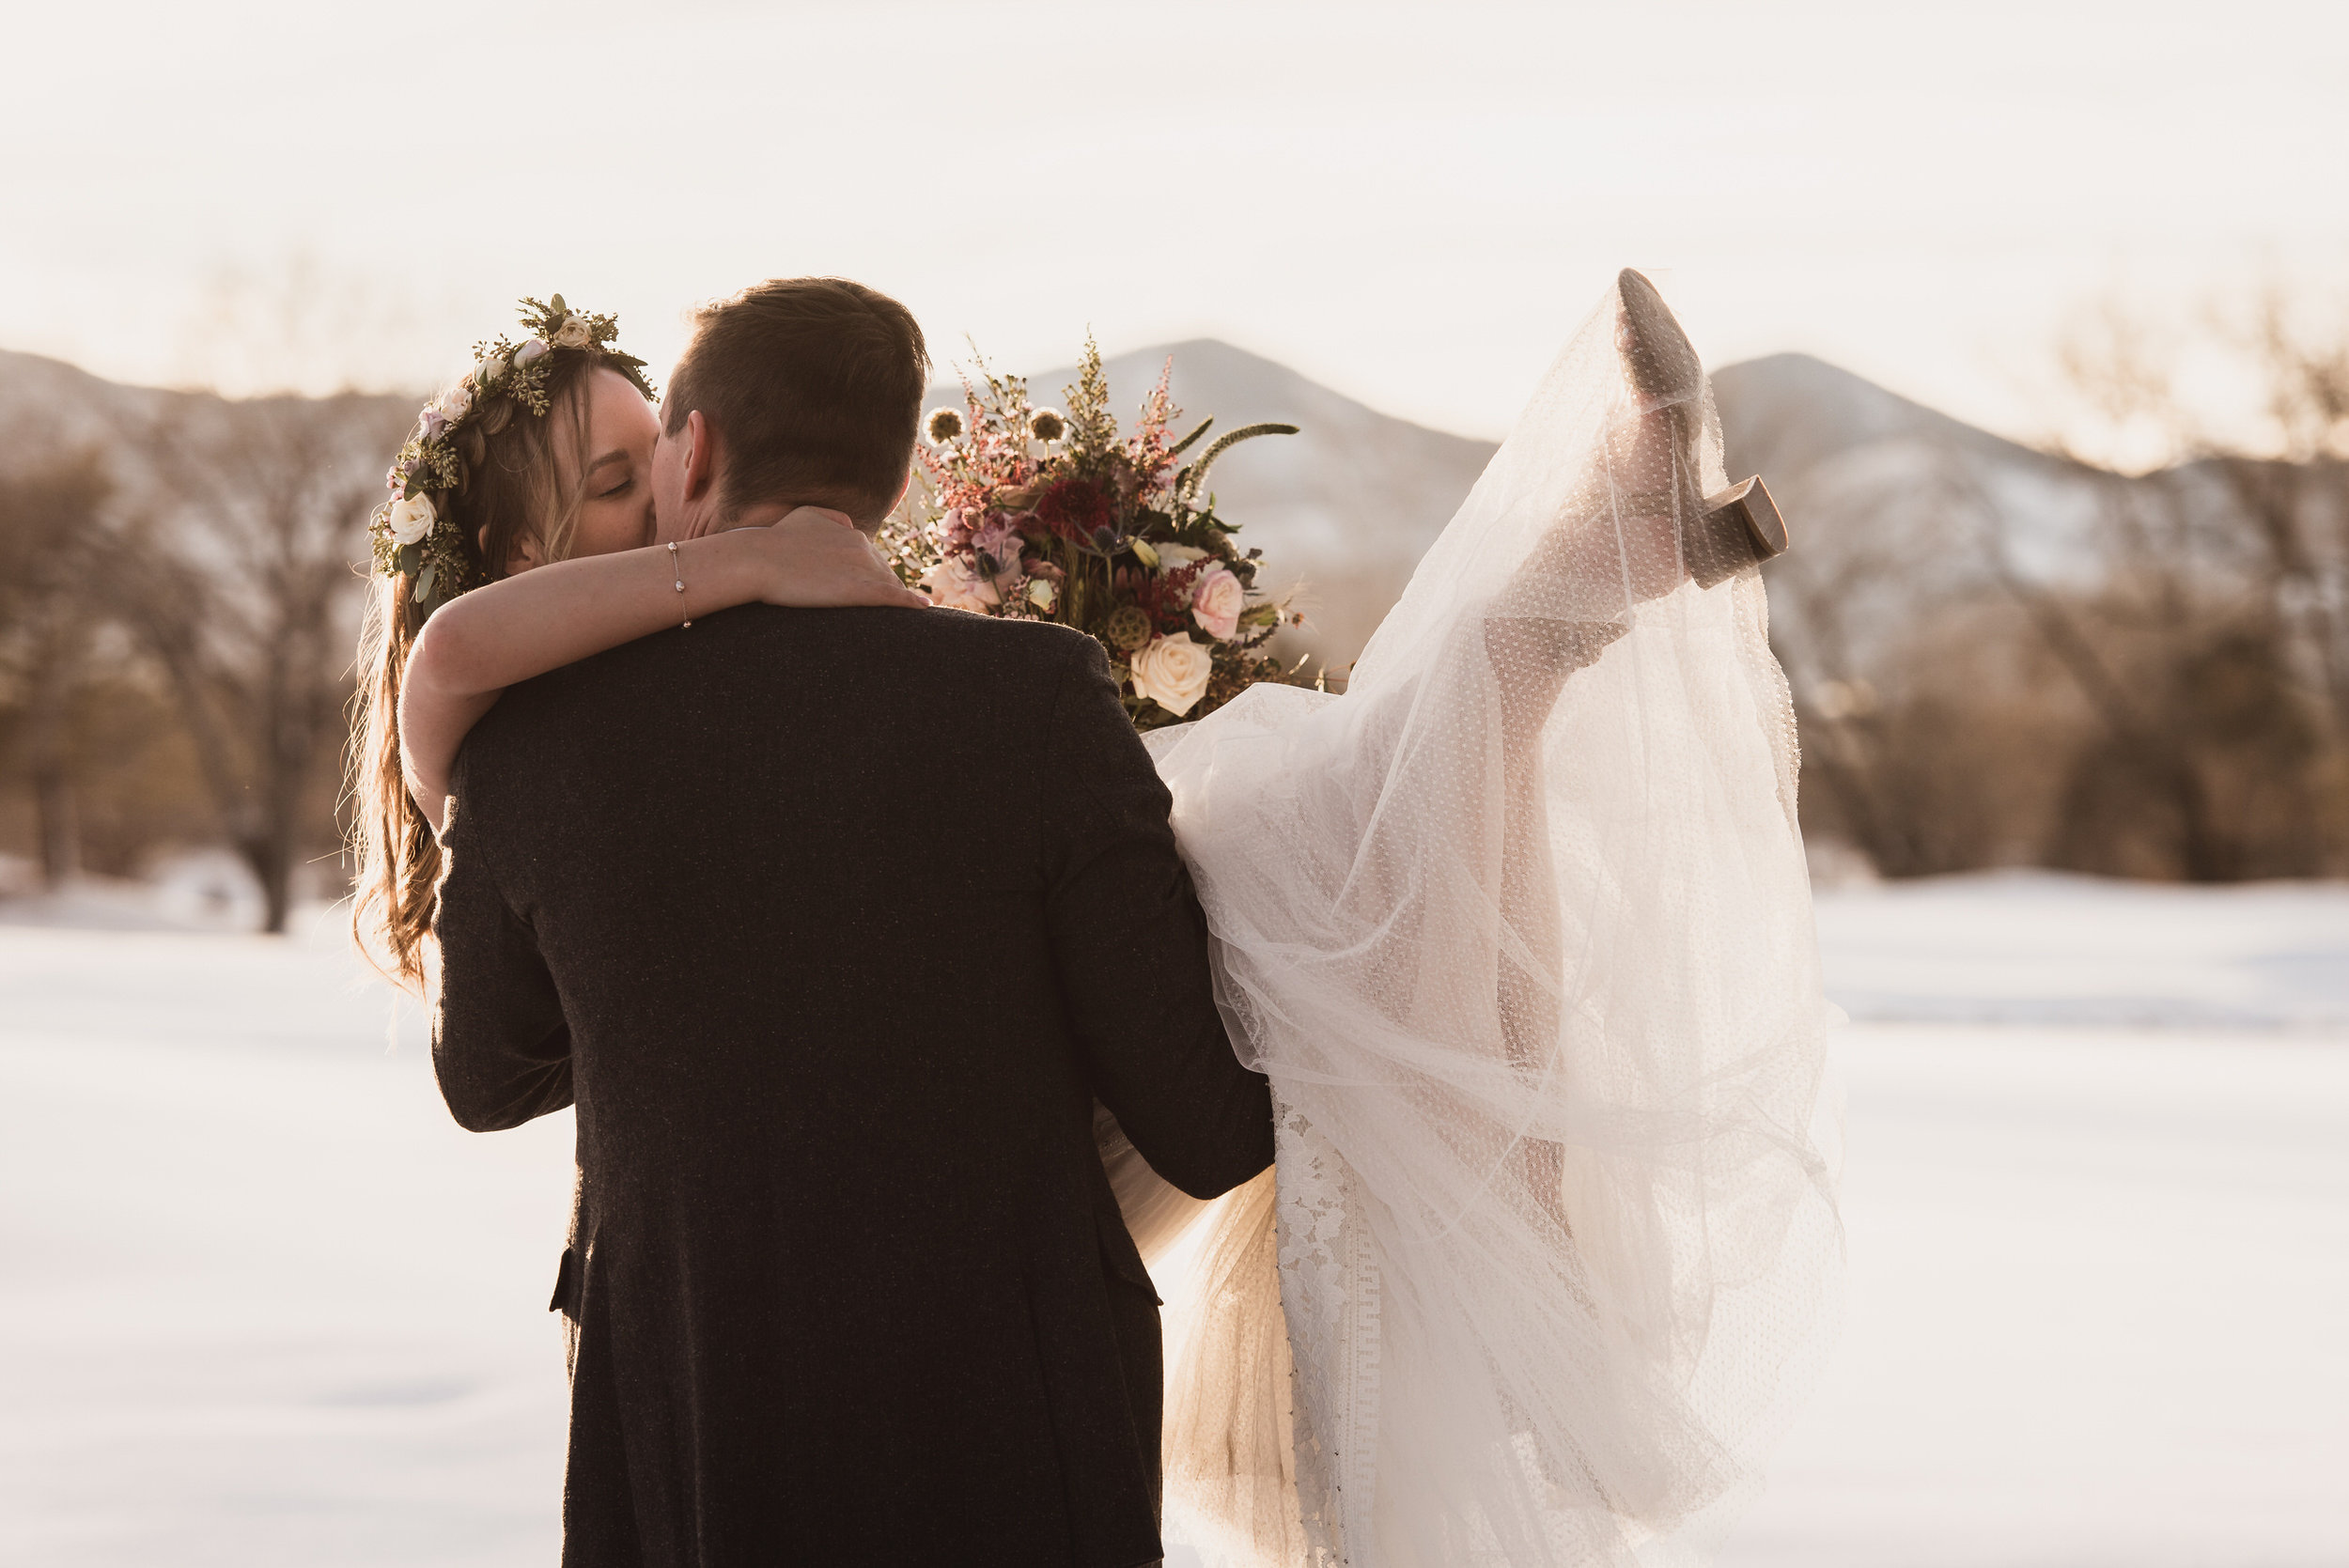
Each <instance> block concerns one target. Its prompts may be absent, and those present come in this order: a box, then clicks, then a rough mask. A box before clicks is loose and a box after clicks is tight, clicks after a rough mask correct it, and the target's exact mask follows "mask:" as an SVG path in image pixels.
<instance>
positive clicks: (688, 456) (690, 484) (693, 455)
mask: <svg viewBox="0 0 2349 1568" xmlns="http://www.w3.org/2000/svg"><path fill="white" fill-rule="evenodd" d="M684 436H685V499H686V500H688V501H700V500H702V499H704V498H705V497H707V496H708V494H709V492H710V491H711V490H712V489H715V488H716V486H717V482H718V452H717V443H716V442H714V441H713V440H712V439H711V433H710V428H709V421H708V420H707V419H704V418H703V417H702V411H701V410H699V409H694V410H692V411H689V412H688V413H687V414H686V416H685V430H684ZM909 477H910V476H909Z"/></svg>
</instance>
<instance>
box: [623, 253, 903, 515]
mask: <svg viewBox="0 0 2349 1568" xmlns="http://www.w3.org/2000/svg"><path fill="white" fill-rule="evenodd" d="M929 373H930V356H929V350H928V349H927V348H926V347H925V345H924V344H923V342H922V329H921V327H920V326H919V325H918V324H916V323H915V321H914V319H913V313H912V312H911V311H910V310H908V309H906V307H905V306H903V305H901V304H899V303H897V302H896V301H894V300H893V299H891V298H890V297H889V296H888V295H886V294H883V293H881V292H879V290H877V289H872V288H867V287H864V286H863V284H861V283H850V282H849V281H848V279H846V278H776V279H773V280H772V281H770V282H767V283H762V284H759V285H756V286H755V287H750V288H745V289H744V290H742V292H741V293H739V294H737V295H736V296H734V298H732V299H730V300H721V301H719V302H718V303H715V304H711V305H705V306H704V307H703V308H702V309H701V311H700V312H699V313H698V314H697V315H696V316H695V318H694V323H693V340H692V342H691V343H689V344H687V345H686V348H685V354H684V357H683V358H681V359H679V360H678V361H677V367H676V369H674V370H673V371H671V372H670V375H669V396H668V408H667V416H668V431H669V434H671V435H673V436H674V435H676V434H677V432H678V431H680V430H682V429H683V428H684V427H685V416H686V415H687V414H689V413H691V412H692V411H694V410H696V409H698V410H700V411H701V415H702V418H703V419H704V420H705V421H707V422H708V424H709V425H710V427H712V428H713V429H715V431H716V432H717V437H718V452H719V462H720V472H719V474H718V476H717V482H718V502H719V505H720V506H721V507H722V508H723V510H724V511H726V512H728V513H734V512H739V511H741V510H743V509H744V508H746V507H750V506H755V505H760V504H761V503H765V502H778V501H789V502H792V503H795V504H799V505H827V506H834V507H837V508H839V509H840V510H841V511H844V512H846V513H848V515H849V516H850V517H852V518H854V519H855V520H857V523H858V525H859V526H860V527H862V528H863V529H865V530H866V531H867V532H870V531H871V530H872V529H873V528H875V527H877V526H879V523H880V520H881V519H882V517H883V516H884V515H886V514H887V512H888V510H889V508H890V507H891V506H892V505H894V504H895V502H896V499H897V492H898V490H899V489H900V488H901V487H902V486H903V485H904V484H905V477H906V469H907V466H908V465H909V464H910V463H911V461H912V460H913V441H914V434H915V431H916V430H917V429H918V427H920V425H921V421H922V395H923V392H924V390H925V389H926V387H927V386H928V384H929Z"/></svg>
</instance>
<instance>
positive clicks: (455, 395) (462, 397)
mask: <svg viewBox="0 0 2349 1568" xmlns="http://www.w3.org/2000/svg"><path fill="white" fill-rule="evenodd" d="M432 406H433V407H434V408H436V409H438V410H440V411H441V417H442V418H443V419H445V420H447V421H448V422H449V423H450V424H451V425H454V424H456V423H457V422H458V421H459V420H460V419H462V418H464V417H465V414H466V411H468V410H470V409H471V408H472V407H473V389H472V388H471V387H463V386H453V387H450V388H449V389H448V390H447V391H446V392H443V393H442V394H441V396H440V400H439V401H438V402H436V403H434V404H433V405H432Z"/></svg>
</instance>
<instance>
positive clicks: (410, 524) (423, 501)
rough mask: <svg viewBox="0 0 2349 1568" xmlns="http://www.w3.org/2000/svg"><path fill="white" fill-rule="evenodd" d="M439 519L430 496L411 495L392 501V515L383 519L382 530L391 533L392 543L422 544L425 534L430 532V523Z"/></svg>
mask: <svg viewBox="0 0 2349 1568" xmlns="http://www.w3.org/2000/svg"><path fill="white" fill-rule="evenodd" d="M439 520H440V515H439V514H438V513H436V512H434V511H433V510H432V498H431V497H430V496H428V495H412V496H410V497H409V498H408V499H407V500H405V501H395V502H393V503H392V515H391V516H390V518H388V519H387V520H385V522H384V530H385V532H387V533H389V534H390V535H391V536H392V542H393V543H394V544H397V545H412V544H422V543H423V542H424V539H425V536H426V535H428V534H429V533H431V532H432V525H433V524H434V523H435V522H437V521H439Z"/></svg>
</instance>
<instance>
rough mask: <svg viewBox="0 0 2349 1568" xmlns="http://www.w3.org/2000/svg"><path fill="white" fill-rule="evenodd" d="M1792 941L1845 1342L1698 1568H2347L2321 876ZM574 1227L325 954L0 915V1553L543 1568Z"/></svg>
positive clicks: (1895, 919)
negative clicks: (1803, 971)
mask: <svg viewBox="0 0 2349 1568" xmlns="http://www.w3.org/2000/svg"><path fill="white" fill-rule="evenodd" d="M53 913H54V911H53ZM6 918H7V911H6V909H5V908H0V920H5V919H6ZM117 924H120V923H117ZM1820 926H1821V932H1822V938H1823V941H1824V944H1825V949H1826V957H1827V965H1828V987H1829V991H1830V994H1831V995H1834V996H1835V997H1836V998H1837V999H1838V1000H1839V1001H1843V1003H1844V1004H1845V1005H1846V1006H1847V1007H1848V1008H1850V1010H1851V1011H1852V1012H1853V1013H1854V1014H1855V1015H1856V1016H1857V1017H1859V1018H1860V1019H1861V1020H1862V1021H1860V1022H1859V1023H1856V1024H1854V1025H1853V1026H1851V1027H1850V1028H1847V1029H1845V1030H1843V1031H1841V1032H1839V1034H1838V1036H1837V1040H1836V1055H1837V1060H1838V1063H1839V1065H1840V1068H1841V1070H1842V1074H1843V1079H1844V1082H1845V1085H1846V1088H1847V1091H1848V1095H1849V1114H1848V1145H1849V1146H1848V1163H1847V1168H1846V1174H1845V1215H1846V1220H1847V1225H1848V1234H1849V1238H1850V1249H1851V1260H1852V1263H1851V1281H1850V1290H1849V1297H1850V1305H1849V1312H1848V1321H1847V1327H1846V1329H1845V1334H1844V1338H1843V1343H1842V1345H1841V1347H1840V1348H1839V1350H1838V1352H1837V1353H1836V1356H1835V1358H1834V1360H1833V1362H1832V1365H1831V1367H1830V1370H1829V1372H1828V1376H1827V1379H1826V1382H1825V1384H1824V1386H1823V1387H1822V1389H1821V1390H1820V1392H1819V1394H1818V1396H1817V1397H1816V1399H1815V1400H1814V1401H1813V1402H1812V1405H1811V1407H1810V1408H1809V1409H1808V1411H1807V1412H1806V1413H1805V1415H1804V1416H1803V1417H1802V1419H1801V1420H1800V1421H1798V1423H1797V1427H1796V1428H1795V1430H1794V1432H1793V1434H1792V1435H1791V1436H1790V1437H1789V1439H1788V1441H1787V1443H1786V1445H1785V1447H1784V1449H1783V1451H1782V1452H1781V1458H1780V1460H1779V1462H1778V1464H1777V1465H1776V1467H1774V1472H1773V1483H1772V1488H1771V1491H1770V1493H1769V1494H1768V1495H1767V1496H1766V1498H1764V1499H1763V1501H1762V1502H1761V1503H1760V1504H1759V1505H1758V1506H1757V1507H1756V1508H1755V1510H1754V1512H1753V1513H1752V1514H1751V1515H1750V1517H1749V1519H1748V1521H1747V1523H1746V1525H1745V1527H1744V1529H1742V1530H1741V1532H1740V1533H1739V1535H1738V1536H1737V1538H1736V1539H1735V1541H1734V1542H1733V1543H1732V1545H1731V1546H1730V1547H1729V1549H1728V1550H1727V1551H1726V1552H1725V1553H1724V1554H1723V1557H1722V1559H1721V1561H1722V1564H1723V1568H1781V1565H1783V1568H1796V1565H1797V1564H1799V1565H1801V1568H1944V1565H1946V1568H1960V1565H1964V1568H2055V1565H2064V1568H2074V1565H2078V1568H2089V1565H2101V1564H2107V1563H2109V1564H2113V1565H2115V1568H2119V1565H2122V1564H2126V1565H2128V1568H2189V1565H2202V1564H2226V1565H2235V1564H2241V1565H2255V1564H2256V1565H2271V1568H2339V1565H2340V1564H2342V1563H2344V1562H2349V1485H2345V1484H2344V1483H2342V1480H2341V1478H2342V1477H2343V1476H2344V1475H2349V889H2343V888H2256V889H2240V890H2222V891H2205V890H2190V891H2189V890H2172V889H2132V888H2124V887H2117V886H2111V885H2105V884H2095V883H2088V882H2081V881H2075V880H2069V879H2063V878H2053V877H1985V878H1963V879H1952V880H1951V881H1946V882H1941V883H1934V884H1921V885H1908V886H1903V887H1898V888H1892V889H1860V890H1853V891H1850V892H1846V893H1836V894H1833V895H1828V896H1825V897H1823V898H1822V900H1821V903H1820ZM395 1036H396V1045H395V1044H394V1039H395ZM569 1195H570V1126H569V1119H568V1116H561V1117H552V1118H549V1119H547V1120H546V1121H544V1122H542V1123H539V1124H537V1125H536V1126H531V1127H528V1128H524V1129H522V1130H521V1131H519V1132H514V1133H505V1134H499V1135H495V1136H491V1137H476V1136H474V1135H470V1134H467V1133H464V1132H462V1131H460V1130H459V1129H458V1128H457V1127H456V1126H454V1125H453V1124H451V1123H450V1122H449V1120H448V1118H447V1115H446V1113H445V1111H444V1110H442V1108H441V1106H440V1103H439V1100H438V1097H437V1095H436V1094H435V1093H434V1091H433V1088H432V1084H431V1078H430V1071H429V1063H428V1057H427V1053H426V1049H425V1046H424V1040H423V1030H422V1027H421V1021H420V1019H419V1018H418V1017H416V1016H415V1012H414V1009H413V1008H412V1007H411V1008H409V1009H408V1010H407V1011H406V1013H405V1015H404V1016H402V1017H400V1018H399V1020H398V1022H397V1028H396V1029H395V1027H394V1025H393V1010H392V1007H391V1004H390V1001H389V999H388V993H387V992H386V991H385V990H383V989H382V988H381V986H374V985H371V984H369V983H367V982H366V980H365V979H364V976H363V974H362V971H361V970H359V969H358V967H357V965H356V963H355V961H354V960H352V959H350V957H349V956H348V955H347V954H346V950H345V949H344V948H343V946H342V945H341V942H340V940H339V938H338V936H337V935H336V933H335V932H334V930H333V928H332V927H331V925H321V926H319V928H316V929H313V930H311V931H309V932H307V933H305V934H304V935H303V936H302V937H299V938H296V939H287V940H278V941H272V940H269V939H258V938H251V937H242V936H233V935H224V934H219V933H216V932H205V933H193V932H163V931H139V930H124V929H106V930H98V929H86V928H84V929H76V928H68V927H50V928H39V927H33V926H26V925H10V924H0V1561H5V1562H8V1563H26V1564H40V1565H50V1564H55V1565H60V1568H113V1565H117V1564H121V1565H129V1564H133V1563H135V1564H140V1565H143V1568H151V1565H160V1564H214V1563H219V1564H228V1563H235V1564H239V1565H241V1568H279V1565H283V1568H296V1565H301V1568H309V1565H314V1564H336V1565H343V1564H349V1565H354V1568H359V1565H377V1564H383V1565H389V1564H415V1565H424V1564H453V1565H476V1564H478V1565H485V1568H486V1565H490V1564H499V1565H505V1564H514V1565H520V1564H528V1563H545V1562H551V1561H552V1560H553V1558H554V1553H555V1547H556V1542H557V1539H558V1535H559V1529H558V1518H557V1515H558V1508H559V1501H560V1495H561V1475H562V1463H563V1423H564V1398H565V1390H564V1381H563V1365H562V1343H561V1336H560V1333H559V1331H558V1329H557V1327H556V1320H555V1319H554V1318H552V1316H551V1315H550V1314H548V1313H547V1312H546V1310H545V1308H546V1300H547V1294H548V1291H549V1290H550V1288H551V1286H552V1280H553V1271H554V1262H555V1258H556V1256H557V1254H558V1253H559V1251H560V1250H561V1246H562V1238H563V1228H564V1222H565V1218H566V1215H567V1213H568V1203H569ZM1175 1561H1176V1562H1177V1563H1178V1564H1179V1562H1180V1561H1181V1560H1180V1558H1179V1557H1178V1558H1177V1559H1176V1560H1175Z"/></svg>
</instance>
